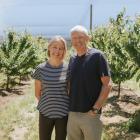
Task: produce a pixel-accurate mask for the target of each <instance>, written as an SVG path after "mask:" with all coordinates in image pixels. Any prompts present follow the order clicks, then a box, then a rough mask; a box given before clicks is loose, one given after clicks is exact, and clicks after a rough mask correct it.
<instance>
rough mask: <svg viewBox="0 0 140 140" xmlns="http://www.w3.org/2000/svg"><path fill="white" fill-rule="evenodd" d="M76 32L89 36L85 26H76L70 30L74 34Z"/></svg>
mask: <svg viewBox="0 0 140 140" xmlns="http://www.w3.org/2000/svg"><path fill="white" fill-rule="evenodd" d="M74 32H80V33H83V34H85V35H87V36H88V30H87V29H86V28H85V27H84V26H82V25H76V26H74V27H73V28H72V29H71V30H70V33H71V34H72V33H74Z"/></svg>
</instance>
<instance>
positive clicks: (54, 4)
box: [0, 0, 140, 37]
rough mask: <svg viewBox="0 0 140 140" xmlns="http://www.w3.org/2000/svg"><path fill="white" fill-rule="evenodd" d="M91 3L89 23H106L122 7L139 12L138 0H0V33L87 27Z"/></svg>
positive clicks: (66, 33) (57, 31) (53, 31)
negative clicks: (91, 11) (12, 30)
mask: <svg viewBox="0 0 140 140" xmlns="http://www.w3.org/2000/svg"><path fill="white" fill-rule="evenodd" d="M91 3H92V4H93V26H101V25H103V24H107V23H108V21H109V18H110V17H116V15H117V14H118V13H119V12H120V11H121V10H122V9H123V8H124V7H125V8H126V15H128V16H131V17H134V16H135V15H136V14H140V0H0V35H1V34H3V31H4V30H6V29H9V28H13V29H15V30H17V31H25V30H27V31H28V32H30V33H32V34H34V35H46V36H53V35H57V34H60V35H63V36H65V37H69V30H70V29H71V28H72V27H73V26H75V25H77V24H81V25H84V26H86V27H87V28H88V29H89V11H90V10H89V9H90V4H91Z"/></svg>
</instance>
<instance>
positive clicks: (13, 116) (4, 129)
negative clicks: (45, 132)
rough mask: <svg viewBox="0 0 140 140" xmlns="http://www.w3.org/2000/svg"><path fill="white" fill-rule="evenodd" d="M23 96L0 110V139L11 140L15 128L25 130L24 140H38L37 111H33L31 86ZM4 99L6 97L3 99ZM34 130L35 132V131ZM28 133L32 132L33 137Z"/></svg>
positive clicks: (17, 97)
mask: <svg viewBox="0 0 140 140" xmlns="http://www.w3.org/2000/svg"><path fill="white" fill-rule="evenodd" d="M25 92H27V93H26V94H25V95H21V96H16V97H15V98H14V99H12V100H11V101H10V102H8V103H7V104H6V106H4V107H1V108H0V130H1V133H0V139H2V140H9V139H12V136H11V135H12V134H14V133H15V134H16V132H15V131H16V128H19V129H23V128H25V130H27V133H25V135H24V136H25V137H27V138H26V140H36V139H37V138H38V136H37V134H38V132H37V128H35V127H34V126H38V125H37V122H38V121H37V119H38V117H37V114H38V113H37V111H36V109H35V103H34V95H33V86H31V88H28V89H26V90H25ZM5 98H6V97H5ZM35 130H36V131H35ZM29 131H33V132H32V133H34V135H35V136H33V134H32V133H31V132H29Z"/></svg>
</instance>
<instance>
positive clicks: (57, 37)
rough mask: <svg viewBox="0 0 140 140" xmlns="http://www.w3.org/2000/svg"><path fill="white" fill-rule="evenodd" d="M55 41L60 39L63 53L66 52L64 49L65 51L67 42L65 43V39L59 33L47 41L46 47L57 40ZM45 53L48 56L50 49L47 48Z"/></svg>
mask: <svg viewBox="0 0 140 140" xmlns="http://www.w3.org/2000/svg"><path fill="white" fill-rule="evenodd" d="M57 41H61V42H62V43H63V46H64V55H65V54H66V51H67V43H66V40H65V39H64V38H63V37H62V36H60V35H57V36H54V37H53V38H52V39H51V40H50V41H49V44H48V48H49V47H50V46H52V44H53V43H55V42H57ZM47 50H48V51H47V54H48V56H49V57H50V51H49V49H47Z"/></svg>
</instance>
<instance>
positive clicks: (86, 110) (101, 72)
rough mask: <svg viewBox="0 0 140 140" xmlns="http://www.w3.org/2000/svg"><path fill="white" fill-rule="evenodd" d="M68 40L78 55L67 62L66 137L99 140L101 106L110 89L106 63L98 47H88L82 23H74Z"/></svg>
mask: <svg viewBox="0 0 140 140" xmlns="http://www.w3.org/2000/svg"><path fill="white" fill-rule="evenodd" d="M71 41H72V46H73V48H74V49H75V50H76V52H77V55H75V56H73V57H71V59H70V62H69V73H70V113H69V118H68V125H67V131H68V140H101V134H102V122H101V120H100V116H101V109H102V106H103V104H104V102H105V101H106V99H107V97H108V94H109V92H110V90H111V84H110V81H111V78H110V70H109V66H108V63H107V61H106V58H105V57H104V55H103V53H102V52H101V51H100V50H97V49H95V48H88V44H89V41H90V37H89V35H88V31H87V29H86V28H85V27H83V26H80V25H78V26H75V27H73V28H72V29H71Z"/></svg>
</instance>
